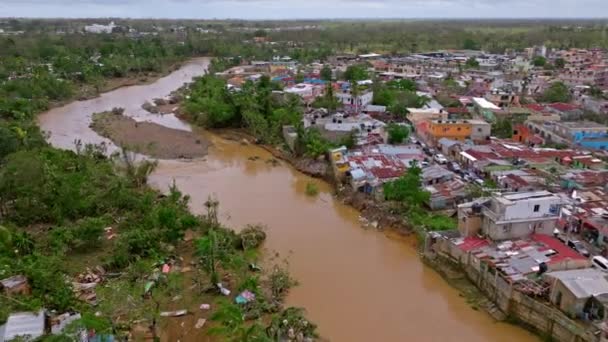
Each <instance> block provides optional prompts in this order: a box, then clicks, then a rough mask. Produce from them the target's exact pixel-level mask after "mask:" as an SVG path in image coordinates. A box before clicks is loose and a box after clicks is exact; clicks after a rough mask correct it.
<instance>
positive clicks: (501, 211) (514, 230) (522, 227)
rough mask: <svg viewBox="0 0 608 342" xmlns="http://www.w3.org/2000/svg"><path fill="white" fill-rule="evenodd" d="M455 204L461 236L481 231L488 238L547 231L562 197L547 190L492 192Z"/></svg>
mask: <svg viewBox="0 0 608 342" xmlns="http://www.w3.org/2000/svg"><path fill="white" fill-rule="evenodd" d="M473 203H476V204H471V203H465V204H462V205H460V206H458V228H459V230H460V231H461V233H463V235H465V236H471V235H475V234H477V233H481V234H483V235H486V236H487V237H489V238H490V239H492V240H508V239H518V238H524V237H527V236H529V235H531V234H544V235H551V234H553V230H554V229H555V225H556V223H557V220H558V218H559V213H560V208H561V204H562V199H561V198H560V197H559V196H557V195H555V194H553V193H551V192H548V191H531V192H521V193H519V192H517V193H506V194H494V195H493V196H492V197H491V198H489V199H488V200H485V201H481V200H478V201H477V202H473Z"/></svg>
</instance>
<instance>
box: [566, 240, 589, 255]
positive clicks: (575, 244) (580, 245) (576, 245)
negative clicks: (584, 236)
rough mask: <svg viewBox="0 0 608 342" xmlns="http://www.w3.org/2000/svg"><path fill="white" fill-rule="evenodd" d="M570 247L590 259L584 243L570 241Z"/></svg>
mask: <svg viewBox="0 0 608 342" xmlns="http://www.w3.org/2000/svg"><path fill="white" fill-rule="evenodd" d="M568 247H570V248H572V249H574V250H575V251H577V252H578V253H579V254H581V255H583V256H586V257H588V256H589V255H590V253H589V251H588V250H587V248H585V245H583V243H582V242H580V241H578V240H568Z"/></svg>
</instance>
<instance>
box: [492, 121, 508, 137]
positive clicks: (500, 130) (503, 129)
mask: <svg viewBox="0 0 608 342" xmlns="http://www.w3.org/2000/svg"><path fill="white" fill-rule="evenodd" d="M511 121H512V120H510V119H498V120H497V121H496V122H495V123H494V124H492V135H494V136H495V137H497V138H501V139H510V138H511V137H513V125H512V123H511Z"/></svg>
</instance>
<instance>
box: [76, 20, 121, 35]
mask: <svg viewBox="0 0 608 342" xmlns="http://www.w3.org/2000/svg"><path fill="white" fill-rule="evenodd" d="M116 27H118V26H116V25H115V24H114V22H113V21H112V22H110V23H109V24H108V25H101V24H93V25H87V26H85V27H84V31H85V32H87V33H97V34H98V33H112V31H114V28H116Z"/></svg>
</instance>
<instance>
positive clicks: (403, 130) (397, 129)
mask: <svg viewBox="0 0 608 342" xmlns="http://www.w3.org/2000/svg"><path fill="white" fill-rule="evenodd" d="M386 131H387V132H388V143H389V144H401V143H402V142H403V141H404V140H406V139H407V137H408V136H409V134H410V130H409V129H408V128H407V126H404V125H399V124H395V123H390V124H388V125H387V127H386Z"/></svg>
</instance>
